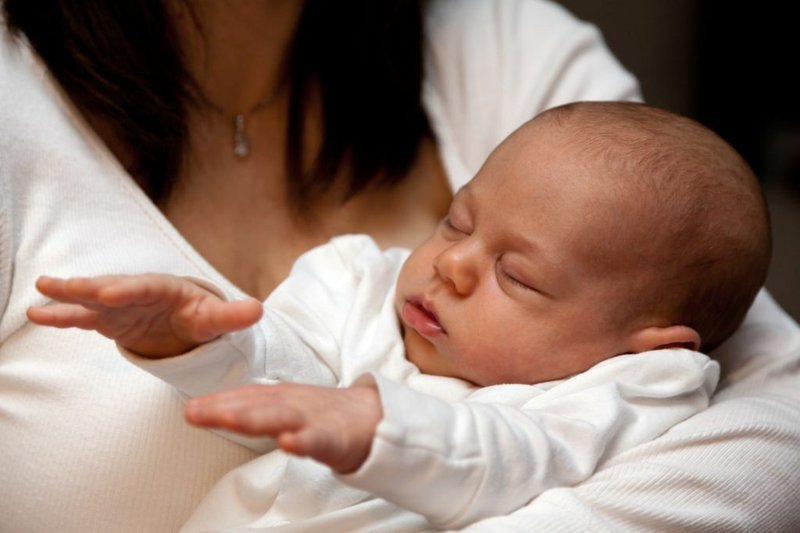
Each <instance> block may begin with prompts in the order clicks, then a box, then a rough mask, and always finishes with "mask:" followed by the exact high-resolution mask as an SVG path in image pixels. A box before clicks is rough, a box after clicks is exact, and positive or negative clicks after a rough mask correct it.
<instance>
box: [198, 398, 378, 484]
mask: <svg viewBox="0 0 800 533" xmlns="http://www.w3.org/2000/svg"><path fill="white" fill-rule="evenodd" d="M382 417H383V409H382V408H381V402H380V397H379V395H378V391H377V389H375V388H373V387H369V386H352V387H349V388H345V389H337V388H332V387H317V386H313V385H299V384H294V383H284V384H280V385H248V386H245V387H240V388H236V389H231V390H227V391H222V392H217V393H214V394H209V395H207V396H200V397H198V398H194V399H192V400H189V402H188V403H187V405H186V419H187V420H188V421H189V422H190V423H191V424H194V425H195V426H200V427H214V428H224V429H230V430H233V431H236V432H237V433H244V434H246V435H253V436H267V437H273V438H275V439H276V440H277V441H278V444H279V445H280V447H281V448H282V449H283V450H284V451H286V452H289V453H291V454H294V455H300V456H307V457H311V458H312V459H315V460H316V461H319V462H321V463H324V464H326V465H328V466H329V467H331V468H332V469H333V470H335V471H337V472H339V473H342V474H346V473H350V472H354V471H356V470H357V469H358V468H359V467H360V466H361V465H362V464H363V463H364V461H365V460H366V458H367V456H368V455H369V451H370V448H371V447H372V439H373V438H374V436H375V428H377V426H378V422H380V420H381V418H382Z"/></svg>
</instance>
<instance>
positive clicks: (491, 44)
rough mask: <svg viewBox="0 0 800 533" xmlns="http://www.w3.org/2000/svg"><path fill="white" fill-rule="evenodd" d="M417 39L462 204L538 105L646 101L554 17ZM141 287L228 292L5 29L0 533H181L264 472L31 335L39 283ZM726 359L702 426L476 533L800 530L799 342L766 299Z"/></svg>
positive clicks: (477, 4)
mask: <svg viewBox="0 0 800 533" xmlns="http://www.w3.org/2000/svg"><path fill="white" fill-rule="evenodd" d="M428 22H429V26H428V29H429V36H428V40H429V42H428V50H427V60H428V70H427V74H426V82H425V93H424V96H425V103H426V106H427V109H428V112H429V115H430V117H431V121H432V123H433V124H432V125H433V128H434V130H435V132H436V135H437V138H438V141H439V147H440V150H441V152H442V154H443V159H444V163H445V167H446V170H447V172H448V174H449V175H450V180H451V183H452V184H453V186H454V187H457V186H460V185H462V184H463V183H465V182H466V180H467V179H469V177H471V175H472V174H473V173H474V172H475V171H476V170H477V166H478V165H479V164H480V161H481V160H482V158H483V157H484V156H485V155H486V154H487V153H488V152H489V151H490V150H491V149H492V148H493V147H494V145H496V144H497V143H498V142H499V141H500V140H501V138H502V136H503V135H504V134H505V133H507V130H508V129H510V128H511V125H516V124H520V123H522V122H523V121H524V120H526V119H528V118H530V117H531V116H532V115H533V114H535V113H536V112H538V111H540V110H542V109H543V108H545V107H548V106H552V105H555V104H558V103H562V102H566V101H570V100H581V99H637V98H638V97H639V96H638V95H639V93H638V88H637V86H636V82H635V80H634V79H633V78H632V77H631V76H630V75H629V74H628V73H626V72H625V71H624V70H623V69H622V68H621V67H620V65H619V64H617V63H616V62H615V61H614V59H613V58H612V57H611V55H610V54H609V52H608V50H607V49H606V47H605V45H604V44H603V43H602V41H601V39H600V37H599V34H598V33H597V31H596V29H595V28H594V27H592V26H589V25H585V24H582V23H579V22H577V21H575V20H574V19H572V18H571V17H570V16H569V15H567V14H566V13H565V12H564V11H563V10H561V9H560V8H558V7H557V6H556V5H554V4H551V3H549V2H546V1H542V0H435V1H434V2H433V4H432V7H431V15H430V17H429V20H428ZM0 26H2V25H0ZM509 93H513V94H514V96H515V98H514V99H511V98H510V97H509V96H508V95H509ZM501 95H502V97H501ZM496 124H507V125H509V126H507V127H505V128H502V129H500V128H499V127H498V126H496ZM141 271H166V272H173V273H176V274H187V275H194V276H197V277H200V278H208V279H211V280H212V281H213V282H214V283H215V284H217V285H219V286H222V287H224V288H225V289H226V291H230V292H235V290H236V288H235V287H232V286H230V283H229V282H228V281H227V280H226V279H224V278H223V277H222V276H220V275H219V274H218V273H217V272H216V271H215V270H214V269H213V268H212V267H210V266H209V265H208V264H207V263H206V261H205V260H204V259H203V258H202V257H201V256H199V254H197V252H196V251H195V250H193V249H192V248H191V246H190V245H189V244H188V243H186V241H185V240H184V239H183V238H182V237H181V236H180V235H179V234H178V233H177V231H176V230H175V229H174V228H173V227H172V226H171V225H170V224H169V222H168V221H166V220H165V219H164V217H163V216H162V215H161V213H160V212H159V211H158V210H157V209H156V208H155V207H154V206H153V205H152V204H151V203H150V201H149V200H148V199H147V198H146V197H145V196H144V195H143V194H142V192H141V191H140V190H139V189H138V188H137V187H136V186H135V185H134V184H133V182H132V180H131V179H130V177H129V176H128V175H126V174H125V172H124V171H123V170H122V169H121V168H120V167H119V165H118V164H117V162H116V161H115V160H114V159H113V158H112V157H111V156H110V155H109V153H108V151H107V150H106V149H105V147H104V146H103V145H102V144H101V143H100V142H99V141H98V140H97V138H96V136H95V135H94V133H93V132H92V131H91V130H90V129H89V128H88V127H87V126H86V125H85V124H84V122H83V121H82V120H81V119H80V118H79V117H78V116H77V114H76V113H75V111H74V109H73V107H72V106H71V105H70V104H69V103H68V102H67V101H66V100H65V98H64V97H63V96H62V94H61V93H60V91H59V90H58V89H57V88H56V87H55V86H54V83H53V82H52V80H51V78H50V76H49V74H48V73H47V72H46V70H45V69H44V67H43V66H42V65H41V63H40V62H39V60H38V59H37V58H35V57H34V56H33V54H32V53H31V52H30V50H29V49H28V48H27V47H26V46H25V45H24V44H23V45H21V46H19V45H17V44H12V43H11V41H10V37H9V36H8V35H6V32H5V29H4V28H2V27H0V310H1V311H2V318H0V426H1V427H2V429H0V435H2V438H0V467H1V468H0V471H2V479H3V482H2V483H0V529H2V530H3V531H13V532H17V531H61V532H83V531H86V530H87V529H89V530H95V531H114V532H117V531H119V532H136V533H138V532H142V531H147V532H162V531H163V532H174V531H175V530H177V529H178V527H179V526H180V524H182V523H183V522H184V521H185V520H186V519H187V518H188V516H189V514H190V513H191V511H192V510H193V509H194V508H195V506H196V505H197V504H198V502H199V501H200V499H201V498H202V497H203V495H205V494H206V493H207V492H208V490H209V489H210V487H211V486H212V485H213V484H214V483H215V482H216V481H217V480H218V479H219V478H220V477H221V476H222V475H223V474H224V473H225V472H227V471H229V470H231V469H232V468H233V467H235V466H237V465H240V464H242V463H244V462H246V461H248V460H250V459H252V458H253V457H255V456H256V454H255V453H253V452H252V451H251V450H249V449H247V448H245V447H243V446H238V445H235V444H233V443H231V442H229V441H227V440H226V439H224V438H221V437H219V436H217V435H215V434H212V433H209V432H205V431H200V430H194V429H191V428H189V427H187V426H186V424H185V423H184V421H183V418H182V408H181V403H180V398H178V397H177V395H176V394H175V393H174V390H173V389H171V388H170V387H168V386H167V385H165V384H163V383H162V382H160V381H159V380H157V379H155V378H153V377H152V376H150V375H148V374H146V373H144V372H142V371H140V370H139V369H136V368H135V367H133V366H131V365H130V364H128V363H127V362H125V361H123V360H122V359H121V358H120V357H118V355H117V353H116V350H115V349H114V347H113V344H112V343H111V342H110V341H107V340H105V339H103V338H100V337H99V336H97V335H94V334H90V333H87V332H82V331H78V330H70V331H55V330H47V329H45V328H36V327H33V326H32V325H30V324H29V323H28V322H27V320H26V318H25V309H26V308H27V307H28V306H29V305H31V304H39V303H42V302H43V299H42V298H41V297H40V296H39V295H37V294H36V292H35V290H34V289H33V281H34V279H35V277H36V276H37V275H39V274H43V273H48V274H53V275H83V274H87V275H90V274H105V273H111V272H141ZM724 350H725V351H727V353H728V355H727V358H728V359H730V361H727V365H726V364H725V363H726V362H723V370H725V369H726V368H728V369H730V371H731V372H730V373H729V376H728V378H727V380H723V382H722V383H721V387H720V391H721V392H719V393H718V394H717V396H716V397H715V401H716V404H715V405H714V406H712V407H711V409H709V410H708V411H705V412H704V413H701V414H699V415H696V416H694V417H692V418H691V419H689V420H688V421H687V422H684V423H681V424H679V425H678V426H676V427H675V428H674V429H673V430H671V431H670V432H669V433H668V434H667V435H666V436H664V437H660V438H659V439H656V440H655V441H654V442H653V443H652V444H651V445H645V446H639V447H636V448H634V449H633V450H631V451H630V452H628V453H626V454H624V455H623V456H621V457H619V458H616V459H615V460H614V461H613V462H612V461H609V462H608V463H607V464H606V465H604V467H603V469H602V470H601V472H600V473H598V474H596V475H594V476H592V477H591V478H589V480H588V481H587V482H584V483H582V484H580V485H579V487H577V488H576V489H557V490H554V491H547V492H545V493H544V494H543V495H542V496H541V497H539V498H538V499H537V500H535V501H534V503H533V504H532V505H529V506H528V507H527V508H526V509H524V510H522V511H519V512H518V513H515V514H514V515H512V516H510V517H507V518H499V519H495V520H492V521H488V522H486V524H485V525H484V524H479V525H477V526H473V527H472V528H470V529H474V530H476V531H481V530H483V531H504V530H505V531H514V530H519V531H531V530H534V529H535V528H538V527H542V528H543V530H546V531H558V530H559V529H564V530H570V529H572V530H586V529H592V528H593V527H595V526H596V529H603V528H607V529H612V528H613V529H631V530H633V529H641V530H654V529H661V530H674V529H681V528H683V529H692V528H694V529H698V530H703V531H709V530H714V529H716V530H719V531H731V530H736V529H737V528H739V530H741V531H748V530H753V529H763V530H772V531H791V530H793V529H797V527H798V524H800V505H798V502H797V494H800V470H798V467H797V466H796V465H798V464H800V451H799V450H800V436H799V435H798V428H800V410H799V409H798V407H797V406H798V400H800V384H798V381H800V377H798V374H799V373H800V370H798V365H799V364H800V363H798V360H799V359H800V328H798V326H797V325H796V324H795V323H794V322H792V321H791V320H789V319H788V318H787V317H786V316H785V315H784V314H783V313H782V312H781V311H780V310H779V309H778V307H777V306H776V305H775V303H774V302H773V301H772V300H771V299H770V298H769V297H768V296H767V295H766V294H762V295H761V296H760V299H759V301H758V302H757V304H756V306H754V308H753V310H752V311H751V313H750V315H749V316H748V319H747V322H746V323H745V325H744V326H743V327H742V329H741V330H740V332H739V334H738V335H737V337H736V338H734V339H732V340H731V341H730V342H729V343H728V345H727V346H726V347H724ZM587 524H588V527H587Z"/></svg>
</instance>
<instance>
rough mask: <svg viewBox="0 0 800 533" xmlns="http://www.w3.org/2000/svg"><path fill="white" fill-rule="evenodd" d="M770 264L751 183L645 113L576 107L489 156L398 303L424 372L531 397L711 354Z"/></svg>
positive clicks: (734, 162) (701, 132)
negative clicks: (654, 357) (610, 363)
mask: <svg viewBox="0 0 800 533" xmlns="http://www.w3.org/2000/svg"><path fill="white" fill-rule="evenodd" d="M769 256H770V231H769V222H768V215H767V211H766V206H765V203H764V200H763V197H762V194H761V190H760V188H759V185H758V182H757V180H756V179H755V177H754V176H753V174H752V171H751V170H750V168H749V167H748V166H747V164H746V163H745V162H744V160H743V159H742V158H741V157H740V156H739V155H738V154H737V153H736V152H735V151H734V150H733V149H732V148H731V147H730V146H729V145H728V144H727V143H725V142H724V141H723V140H722V139H720V138H719V137H718V136H716V135H715V134H714V133H712V132H711V131H709V130H708V129H706V128H705V127H703V126H701V125H700V124H698V123H696V122H694V121H691V120H689V119H687V118H683V117H679V116H677V115H674V114H672V113H669V112H667V111H663V110H660V109H656V108H653V107H649V106H645V105H642V104H633V103H611V102H602V103H601V102H593V103H588V102H587V103H577V104H570V105H566V106H562V107H559V108H555V109H552V110H549V111H546V112H544V113H543V114H541V115H539V116H538V117H536V118H535V119H534V120H532V121H530V122H528V123H526V124H525V125H523V126H522V127H521V128H520V129H518V130H517V131H516V132H514V133H513V134H512V135H511V136H509V138H508V139H506V141H504V142H503V143H502V144H501V145H500V146H499V147H498V148H497V149H496V150H495V151H494V152H493V153H492V155H491V156H490V157H489V159H488V160H487V161H486V163H485V165H484V166H483V168H482V169H481V170H480V172H479V173H478V174H477V175H476V176H475V178H474V179H473V180H472V181H471V182H470V183H469V184H468V185H467V186H466V187H464V188H463V189H462V190H461V191H459V192H458V193H457V195H456V197H455V198H454V200H453V204H452V206H451V209H450V213H449V214H448V216H447V218H446V219H445V220H444V221H443V222H442V223H441V224H440V226H439V228H438V229H437V230H436V232H435V233H434V234H433V235H432V236H431V237H430V238H429V239H428V241H426V242H425V243H424V244H423V245H421V246H420V247H419V248H418V249H416V250H415V251H414V252H413V253H412V255H411V257H409V260H408V261H407V262H406V264H405V265H404V267H403V270H402V272H401V274H400V279H399V281H398V288H397V300H396V305H397V309H398V312H399V313H400V316H401V319H402V321H403V324H404V338H405V341H406V349H407V352H408V357H409V359H410V360H411V361H412V362H414V363H415V364H417V366H419V367H420V369H421V370H422V371H423V372H427V373H431V374H439V375H450V376H455V377H460V378H462V379H466V380H468V381H472V382H474V383H476V384H479V385H490V384H495V383H536V382H542V381H549V380H552V379H559V378H563V377H566V376H569V375H572V374H575V373H578V372H581V371H584V370H586V369H588V368H589V367H591V366H593V365H594V364H596V363H598V362H600V361H602V360H604V359H607V358H609V357H612V356H614V355H618V354H623V353H637V352H643V351H648V350H653V349H658V348H666V347H686V348H692V349H702V350H703V351H709V350H711V349H713V348H714V347H716V346H717V345H719V344H720V343H721V342H722V341H724V340H725V339H726V338H727V337H728V336H729V335H730V334H731V333H732V332H733V331H734V330H735V329H736V327H737V326H738V325H739V324H740V323H741V321H742V319H743V317H744V315H745V313H746V311H747V309H748V308H749V306H750V304H751V303H752V301H753V299H754V297H755V295H756V293H757V292H758V290H759V288H760V287H761V286H762V284H763V282H764V279H765V276H766V271H767V266H768V262H769Z"/></svg>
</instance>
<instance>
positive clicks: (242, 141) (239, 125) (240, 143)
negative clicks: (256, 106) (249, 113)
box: [233, 115, 250, 159]
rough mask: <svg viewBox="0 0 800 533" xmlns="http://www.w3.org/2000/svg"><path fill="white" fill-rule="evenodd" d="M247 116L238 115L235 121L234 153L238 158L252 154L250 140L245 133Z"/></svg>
mask: <svg viewBox="0 0 800 533" xmlns="http://www.w3.org/2000/svg"><path fill="white" fill-rule="evenodd" d="M244 121H245V115H236V118H235V119H234V128H235V129H236V131H235V132H234V134H233V153H234V155H236V157H239V158H242V159H243V158H245V157H247V156H248V154H250V140H249V139H248V138H247V134H246V133H245V131H244Z"/></svg>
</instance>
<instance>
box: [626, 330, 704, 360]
mask: <svg viewBox="0 0 800 533" xmlns="http://www.w3.org/2000/svg"><path fill="white" fill-rule="evenodd" d="M664 348H686V349H687V350H699V349H700V334H699V333H697V331H695V330H694V329H692V328H690V327H689V326H665V327H656V326H651V327H647V328H643V329H640V330H638V331H636V332H635V333H633V334H632V335H631V336H630V337H629V338H628V349H629V352H630V353H640V352H649V351H650V350H661V349H664Z"/></svg>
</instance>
